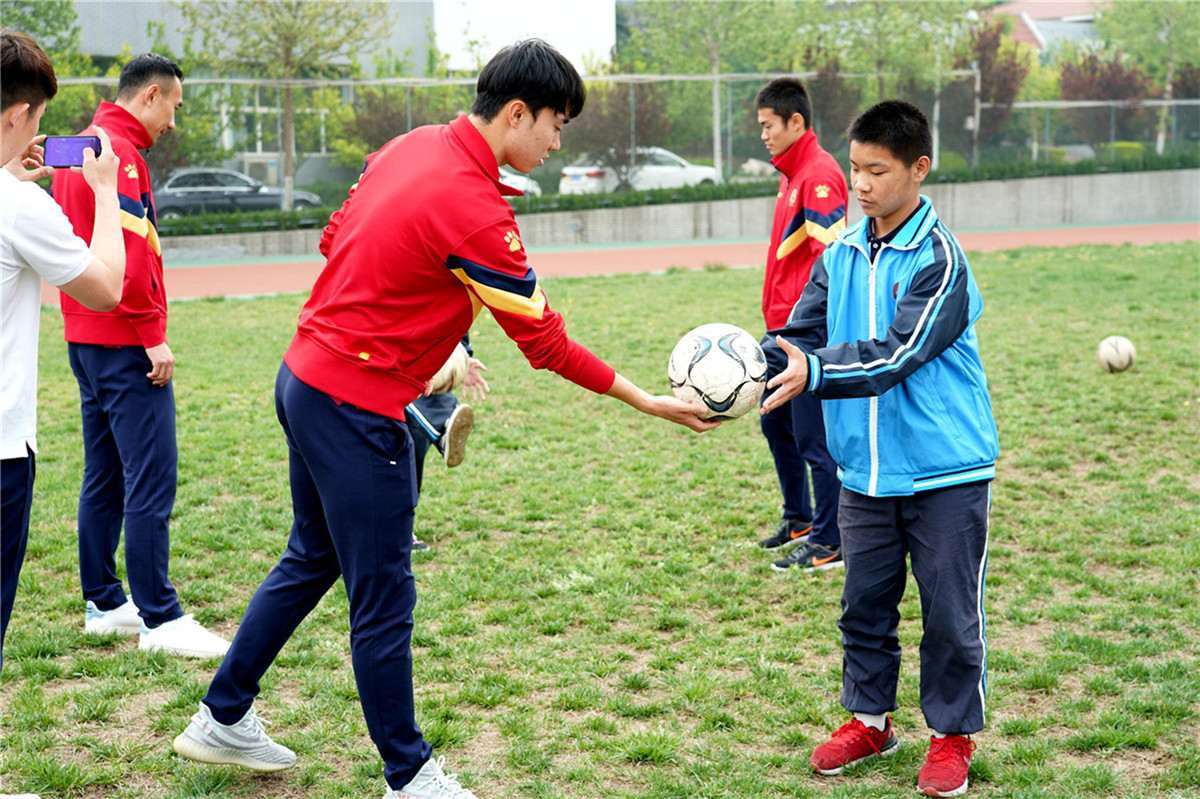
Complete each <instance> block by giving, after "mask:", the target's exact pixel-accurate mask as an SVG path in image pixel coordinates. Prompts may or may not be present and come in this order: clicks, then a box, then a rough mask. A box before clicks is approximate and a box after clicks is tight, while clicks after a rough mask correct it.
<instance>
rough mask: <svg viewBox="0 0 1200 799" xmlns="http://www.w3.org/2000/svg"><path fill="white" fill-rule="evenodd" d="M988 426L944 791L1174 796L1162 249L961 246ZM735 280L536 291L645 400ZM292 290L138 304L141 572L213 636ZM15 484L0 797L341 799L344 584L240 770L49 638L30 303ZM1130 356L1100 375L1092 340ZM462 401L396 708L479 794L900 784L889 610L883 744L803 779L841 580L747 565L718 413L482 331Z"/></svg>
mask: <svg viewBox="0 0 1200 799" xmlns="http://www.w3.org/2000/svg"><path fill="white" fill-rule="evenodd" d="M973 260H974V268H975V271H976V276H977V279H978V281H979V283H980V286H981V289H982V291H983V295H984V300H985V306H986V307H985V316H984V318H983V321H982V322H981V324H980V329H979V332H980V340H981V342H982V348H983V357H984V362H985V365H986V366H987V369H988V373H989V377H990V380H991V386H992V397H993V403H994V405H995V410H996V416H997V422H998V424H999V427H1000V433H1001V449H1002V454H1001V460H1000V464H999V476H998V479H997V481H996V485H995V493H994V507H993V527H992V544H991V562H990V565H989V571H988V587H987V609H988V638H989V642H990V673H989V678H990V679H989V683H990V688H991V695H990V699H989V723H988V727H987V730H986V731H985V732H983V733H982V734H980V735H979V736H977V741H978V744H979V749H978V752H977V754H976V757H975V761H974V763H973V764H972V767H971V781H972V788H971V792H970V794H969V795H970V796H981V797H1133V796H1137V797H1146V796H1150V797H1197V796H1200V537H1198V536H1197V507H1198V504H1200V502H1198V501H1200V446H1198V442H1200V437H1198V435H1197V433H1198V418H1200V408H1198V405H1197V403H1198V401H1200V391H1198V388H1200V386H1198V374H1200V370H1198V364H1197V358H1198V351H1200V341H1198V335H1200V334H1198V327H1197V319H1198V314H1197V311H1198V310H1200V260H1198V254H1197V248H1196V246H1195V245H1194V244H1189V245H1170V246H1155V247H1144V248H1134V247H1120V248H1103V247H1082V248H1075V249H1068V250H1058V249H1031V250H1022V251H1011V252H1001V253H996V254H992V255H986V256H985V255H977V256H975V257H974V259H973ZM761 281H762V271H761V270H725V269H720V268H713V269H708V270H705V271H700V272H693V271H682V270H668V271H667V272H666V273H665V274H659V275H637V276H625V277H613V278H589V279H560V280H552V281H546V290H547V293H548V295H549V297H550V300H551V305H552V306H553V307H555V308H557V309H559V310H561V311H563V312H564V313H565V315H566V317H567V319H568V329H569V330H570V331H571V332H572V334H573V335H574V336H575V337H576V338H577V339H579V340H580V341H582V342H584V343H586V344H588V345H589V346H590V347H591V348H592V349H594V350H595V351H596V352H597V353H598V354H600V355H601V356H602V357H604V358H606V359H608V360H609V361H610V362H612V363H613V364H614V365H616V366H617V368H618V369H619V370H620V371H621V372H622V373H623V374H625V375H626V376H628V377H630V378H631V379H633V380H634V381H635V382H637V383H639V384H640V385H643V386H645V387H650V388H655V389H657V390H659V391H665V390H666V378H665V369H666V360H667V355H668V353H669V352H670V349H671V347H672V345H673V344H674V342H675V340H676V339H677V338H678V336H679V335H681V334H682V333H683V332H684V331H686V330H687V329H689V328H690V327H692V326H693V325H695V324H698V323H700V322H708V321H727V322H732V323H735V324H740V325H742V326H743V327H746V328H748V329H749V330H751V331H755V332H758V331H760V327H761V319H760V316H759V311H758V307H759V289H760V285H761ZM302 299H303V298H301V297H299V296H287V297H278V298H267V299H257V300H236V301H198V302H187V303H177V304H175V305H173V306H172V309H171V314H172V317H171V318H172V321H171V343H172V347H173V348H174V350H175V353H176V356H177V359H178V372H177V378H176V385H175V390H176V396H177V403H178V433H179V441H180V475H179V496H178V501H177V503H176V506H175V514H174V522H173V528H172V529H173V539H172V545H173V560H172V566H171V575H172V579H173V581H174V583H175V585H176V587H177V588H178V589H179V593H180V597H181V601H182V604H183V606H184V609H185V611H188V612H194V613H195V614H196V616H197V618H198V619H199V620H200V621H202V622H203V623H205V624H207V625H210V626H212V627H214V628H215V629H217V630H218V631H220V632H222V633H225V634H228V635H230V636H232V634H233V632H234V631H235V629H236V626H237V623H238V620H239V619H240V617H241V613H242V611H243V609H244V608H245V605H246V602H247V601H248V599H249V597H250V594H251V592H252V591H253V590H254V589H255V588H256V587H257V586H258V584H259V582H260V581H261V580H262V579H263V577H264V576H265V575H266V573H267V571H268V569H269V568H270V567H271V565H272V564H273V563H274V562H275V560H276V559H277V557H278V555H279V554H280V552H281V551H282V548H283V545H284V542H285V539H286V536H287V531H288V527H289V524H290V510H289V505H288V501H287V484H286V459H285V445H284V440H283V435H282V433H281V431H280V430H279V428H278V425H277V423H276V421H275V419H274V411H273V404H272V398H271V392H272V386H273V381H274V375H275V371H276V368H277V366H278V363H279V357H280V355H281V354H282V352H283V350H284V348H285V346H286V344H287V342H288V341H289V339H290V337H291V334H292V331H293V330H294V324H295V318H296V314H297V311H298V310H299V307H300V305H301V303H302ZM42 322H43V328H42V360H41V395H40V403H41V405H40V419H41V424H40V435H39V444H40V448H41V454H40V455H39V458H38V479H37V486H36V498H35V505H34V512H33V525H32V532H31V540H30V545H29V553H28V556H27V559H26V563H25V569H24V572H23V573H22V576H21V585H20V591H19V593H18V595H17V604H16V609H15V611H14V614H13V620H12V626H11V628H10V630H9V637H8V641H7V645H6V647H5V653H4V654H5V668H4V671H3V673H2V675H0V723H2V725H3V726H2V733H3V743H2V744H0V755H2V756H3V766H2V780H3V782H2V786H3V787H2V789H0V790H3V791H8V792H17V791H20V790H27V791H36V792H38V793H40V794H41V795H42V796H43V799H45V798H46V797H66V796H84V797H123V798H124V797H174V798H180V797H305V799H346V797H365V798H369V799H376V797H379V796H380V795H382V793H383V781H382V776H381V764H380V762H379V759H378V755H377V753H376V752H375V750H374V747H373V746H372V745H371V743H370V741H369V739H368V737H367V734H366V729H365V725H364V723H363V720H362V717H361V713H360V710H359V707H358V704H357V695H356V691H355V686H354V680H353V677H352V674H351V670H350V665H349V662H350V659H349V650H348V622H347V608H346V599H345V595H344V593H343V592H342V591H341V589H340V587H336V588H335V589H334V590H333V591H331V592H330V593H329V595H328V596H326V597H325V599H324V600H323V601H322V602H321V604H320V605H319V606H318V607H317V609H316V611H315V612H314V613H313V614H312V615H311V616H310V617H309V618H308V619H307V620H306V621H305V622H304V623H303V624H302V625H301V627H300V629H299V630H298V632H297V634H296V636H295V637H294V638H293V639H292V640H291V642H290V643H289V645H288V646H287V647H286V648H285V649H284V651H283V653H282V656H281V657H280V659H279V661H278V662H277V663H276V665H275V667H274V668H273V669H272V670H271V671H270V672H269V673H268V675H267V679H266V681H265V683H264V686H263V693H262V695H261V696H260V697H259V702H258V708H259V712H260V714H261V715H263V716H264V717H266V718H267V719H268V720H269V721H270V722H271V725H272V726H271V727H270V732H271V734H272V735H273V736H275V737H276V738H277V739H278V740H280V741H282V742H283V743H286V744H287V745H288V746H290V747H292V748H293V749H294V750H296V752H297V753H298V755H299V760H298V762H297V764H296V766H295V768H293V769H291V770H289V771H287V772H282V773H280V774H277V775H273V776H259V775H254V774H252V773H250V772H246V771H242V770H238V769H235V768H220V767H211V766H201V765H197V764H193V763H189V762H186V761H183V760H181V759H180V758H178V757H177V756H175V755H174V753H173V752H172V751H171V740H172V738H173V737H174V736H175V735H176V734H177V733H178V732H179V731H180V730H182V729H183V727H184V726H185V725H186V723H187V720H188V718H189V716H190V715H191V714H192V712H193V711H194V710H195V706H196V702H197V701H198V700H199V698H200V697H201V696H202V695H203V693H204V690H205V688H206V686H207V684H208V680H209V679H210V677H211V675H212V672H213V670H214V668H215V663H213V662H196V661H187V660H180V659H173V658H170V657H166V656H161V655H157V654H156V655H146V654H143V653H140V652H138V651H137V649H136V642H135V641H134V640H132V639H111V638H104V637H99V636H94V635H88V634H85V633H84V632H83V601H82V599H81V597H80V595H79V581H78V575H77V553H76V548H75V534H74V517H75V502H76V496H77V491H78V487H79V479H80V474H81V471H82V453H81V446H80V433H79V416H78V410H77V402H78V398H77V390H76V387H75V384H74V381H73V379H72V377H71V375H70V371H69V368H68V366H67V362H66V349H65V345H64V344H63V343H62V340H61V321H60V319H59V316H58V313H57V312H56V311H49V310H48V311H46V312H45V313H44V315H43V319H42ZM1112 333H1121V334H1124V335H1127V336H1128V337H1129V338H1131V339H1132V340H1133V341H1134V342H1135V343H1136V344H1137V347H1138V354H1139V360H1138V363H1137V365H1136V366H1135V367H1134V368H1133V369H1132V370H1131V371H1129V372H1126V373H1122V374H1116V375H1110V374H1106V373H1104V372H1102V371H1101V370H1100V369H1099V368H1098V366H1097V365H1096V362H1095V348H1096V344H1097V343H1098V342H1099V341H1100V339H1102V338H1103V337H1105V336H1107V335H1109V334H1112ZM472 341H473V343H474V345H475V348H476V351H477V353H478V354H479V355H480V357H481V358H482V359H483V360H484V361H485V362H486V363H487V364H488V366H489V367H490V371H489V373H488V375H489V379H490V381H491V383H492V386H493V389H494V390H493V394H492V396H491V397H490V398H489V399H488V400H487V401H486V402H484V403H480V404H477V406H476V407H477V425H476V431H475V434H474V435H473V437H472V439H471V444H470V447H469V450H468V456H467V460H466V462H465V463H464V464H463V466H462V467H460V468H458V469H455V470H453V471H447V470H446V469H444V468H443V467H442V465H441V464H439V463H437V462H436V461H435V458H431V459H430V461H429V464H428V471H427V476H426V492H425V496H423V497H422V503H421V506H420V508H419V510H418V515H417V526H418V532H419V534H420V535H421V537H422V538H424V539H426V540H427V541H430V542H431V545H432V547H431V549H430V550H429V551H428V552H426V553H418V554H417V556H416V557H415V559H414V560H415V564H414V571H415V573H416V577H417V583H418V591H419V595H420V601H419V605H418V608H417V631H416V635H415V639H414V645H415V647H414V659H415V679H416V684H417V706H418V717H419V720H420V722H421V724H422V727H423V728H424V730H425V733H426V736H427V738H428V739H429V740H430V741H431V742H432V743H433V744H434V746H435V747H437V750H438V753H439V754H445V755H446V758H447V765H448V767H449V769H450V770H452V771H457V772H459V773H460V774H461V775H462V778H463V781H464V782H465V783H466V784H467V786H468V787H471V788H473V789H475V790H476V792H477V793H478V794H479V796H480V799H515V798H516V797H522V798H526V797H528V798H531V799H552V798H558V797H587V798H588V799H685V798H687V799H691V798H693V797H702V798H704V799H734V798H736V799H758V798H759V797H763V798H769V799H775V798H777V797H779V798H781V797H810V796H836V797H871V798H875V797H908V796H912V795H915V791H914V786H915V782H916V772H917V770H918V768H919V767H920V764H921V762H922V760H923V757H924V753H925V750H926V748H927V743H926V741H927V736H928V730H927V729H926V728H925V727H924V722H923V719H922V717H921V714H920V712H919V709H918V707H917V662H916V647H917V642H918V640H919V638H920V634H921V630H920V611H919V604H918V601H917V593H916V587H915V584H912V583H911V582H910V585H909V590H908V592H907V595H906V597H905V600H904V605H903V616H904V621H903V622H902V626H901V630H900V633H901V640H902V643H903V645H904V646H905V656H904V657H905V660H904V671H903V674H902V678H901V685H900V697H899V701H900V709H899V710H898V711H897V712H896V714H895V720H896V723H897V729H898V733H899V735H900V736H901V738H902V740H903V743H904V745H903V747H902V749H901V751H900V752H899V753H898V754H897V755H896V756H894V757H891V758H888V759H887V760H886V761H885V762H882V761H881V762H876V763H872V764H868V765H865V766H863V767H859V768H856V769H853V770H850V771H848V772H847V774H846V775H845V776H843V777H838V778H816V777H814V776H812V775H811V774H810V773H809V771H808V768H807V760H808V756H809V753H810V751H811V749H812V747H813V746H814V745H815V744H817V743H819V742H820V741H822V740H823V739H824V738H825V737H826V736H827V735H828V733H829V732H830V731H831V730H833V729H835V728H836V727H838V726H839V725H840V724H841V723H842V722H843V721H844V712H843V711H842V709H841V707H840V706H839V705H838V701H837V695H838V689H839V687H840V667H841V654H840V645H839V637H838V632H837V629H836V620H837V616H838V602H839V596H840V590H841V576H840V575H839V574H838V573H832V574H825V575H818V576H816V577H815V578H813V577H811V576H809V577H803V576H797V575H791V574H777V573H773V572H772V571H770V569H769V568H768V566H769V563H770V560H771V555H770V554H768V553H766V552H764V551H762V550H759V549H758V548H757V547H755V546H754V542H755V541H757V540H758V539H759V538H760V537H762V536H763V535H764V534H765V533H767V532H768V531H769V530H770V529H772V528H773V526H774V523H775V521H776V519H777V505H778V496H777V491H778V489H777V487H776V485H775V479H774V474H773V470H772V466H771V462H770V457H769V454H768V452H767V447H766V444H765V442H764V441H763V439H762V436H761V434H760V432H759V430H758V428H757V425H756V424H755V422H754V421H753V420H752V419H743V420H739V421H736V422H733V423H729V424H727V425H725V426H723V427H722V428H720V429H718V430H715V431H713V432H711V433H708V434H705V435H700V436H698V435H695V434H692V433H690V432H688V431H686V430H684V429H682V428H675V427H673V426H670V425H668V424H666V423H664V422H661V421H658V420H655V419H650V418H648V417H643V416H641V415H639V414H637V413H635V412H633V411H632V410H630V409H628V408H626V407H624V406H622V405H621V404H619V403H617V402H615V401H613V400H611V399H608V398H604V397H595V396H592V395H590V394H587V393H585V392H583V391H581V390H579V389H577V388H576V387H574V386H572V385H570V384H568V383H566V382H565V381H562V380H560V379H559V378H557V377H556V376H554V375H552V374H549V373H545V372H534V371H532V370H530V369H529V368H528V366H527V364H525V363H524V361H523V359H522V358H521V356H520V354H519V352H518V351H517V349H516V347H515V346H514V345H512V344H511V343H510V342H509V341H508V340H507V339H505V338H504V336H503V334H502V333H501V331H500V330H499V328H498V327H497V326H496V324H495V323H494V321H492V320H491V319H490V318H489V317H487V316H486V315H485V316H484V317H482V318H481V319H480V320H479V323H478V324H477V325H476V328H475V330H474V331H473V334H472Z"/></svg>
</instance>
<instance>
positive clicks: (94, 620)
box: [0, 599, 142, 799]
mask: <svg viewBox="0 0 1200 799" xmlns="http://www.w3.org/2000/svg"><path fill="white" fill-rule="evenodd" d="M83 629H84V630H86V631H87V632H89V633H128V634H130V635H134V634H136V633H137V632H138V631H139V630H141V629H142V617H141V616H139V615H138V608H137V605H135V604H133V600H132V599H126V600H125V604H124V605H122V606H121V607H119V608H113V609H112V610H100V608H98V607H96V603H95V602H93V601H91V600H90V599H89V600H88V603H87V614H86V615H85V616H84V622H83ZM0 799H4V794H0Z"/></svg>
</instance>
